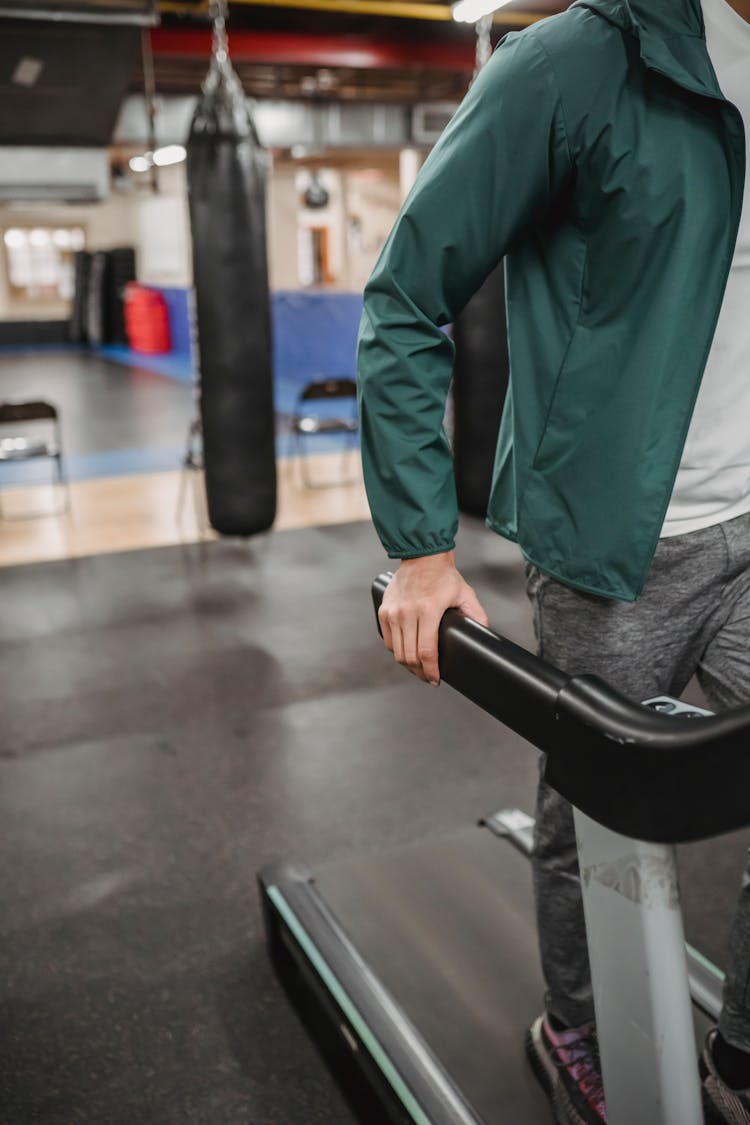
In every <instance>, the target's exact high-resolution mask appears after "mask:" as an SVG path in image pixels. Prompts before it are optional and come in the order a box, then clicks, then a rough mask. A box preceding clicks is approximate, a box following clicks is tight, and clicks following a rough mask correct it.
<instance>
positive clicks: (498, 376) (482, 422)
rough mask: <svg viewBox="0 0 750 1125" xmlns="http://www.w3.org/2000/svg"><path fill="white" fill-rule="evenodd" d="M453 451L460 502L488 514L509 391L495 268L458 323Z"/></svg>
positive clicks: (500, 285) (500, 282) (501, 294)
mask: <svg viewBox="0 0 750 1125" xmlns="http://www.w3.org/2000/svg"><path fill="white" fill-rule="evenodd" d="M453 340H454V342H455V345H456V359H455V364H454V367H453V415H454V430H453V455H454V471H455V474H456V493H457V496H458V506H459V508H460V509H461V511H462V512H466V513H467V514H468V515H471V516H485V515H486V514H487V502H488V500H489V497H490V486H491V484H492V467H493V464H494V460H495V446H496V445H497V431H498V428H499V426H500V416H501V414H502V412H503V405H504V403H505V395H506V391H507V389H508V340H507V334H506V330H505V277H504V274H503V265H502V262H501V263H500V265H499V266H498V267H497V269H495V270H493V272H492V273H491V274H490V275H489V277H488V278H487V280H486V281H485V282H484V285H482V287H481V289H478V290H477V292H476V293H475V294H474V296H473V297H472V298H471V300H470V301H469V302H468V304H467V305H466V306H465V308H464V309H463V311H462V312H461V314H460V315H459V316H458V317H457V318H456V320H455V322H454V324H453Z"/></svg>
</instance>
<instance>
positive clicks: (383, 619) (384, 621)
mask: <svg viewBox="0 0 750 1125" xmlns="http://www.w3.org/2000/svg"><path fill="white" fill-rule="evenodd" d="M378 621H379V623H380V631H381V633H382V634H383V641H384V642H385V647H386V648H387V649H388V651H389V652H393V637H392V635H391V621H390V618H389V616H388V612H387V610H385V609H384V608H383V607H382V606H381V607H380V609H379V611H378Z"/></svg>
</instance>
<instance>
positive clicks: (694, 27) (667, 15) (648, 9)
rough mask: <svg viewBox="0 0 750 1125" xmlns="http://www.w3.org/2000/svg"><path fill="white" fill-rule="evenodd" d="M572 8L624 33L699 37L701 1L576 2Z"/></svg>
mask: <svg viewBox="0 0 750 1125" xmlns="http://www.w3.org/2000/svg"><path fill="white" fill-rule="evenodd" d="M571 7H574V8H590V9H591V10H592V11H594V12H598V13H599V14H600V15H602V16H604V17H605V19H608V20H609V21H610V22H611V23H614V24H616V25H617V26H618V27H621V28H622V29H623V30H624V31H634V32H635V33H636V34H638V33H646V34H647V35H656V36H658V37H659V38H662V39H668V38H671V37H672V36H674V35H697V36H703V34H704V27H703V9H702V7H701V0H576V3H575V4H573V5H571Z"/></svg>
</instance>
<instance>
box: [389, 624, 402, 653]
mask: <svg viewBox="0 0 750 1125" xmlns="http://www.w3.org/2000/svg"><path fill="white" fill-rule="evenodd" d="M391 643H392V645H393V648H392V649H391V652H392V653H393V655H394V657H395V658H396V660H397V661H398V663H399V664H403V663H404V638H403V636H402V634H401V626H400V624H399V623H398V621H393V622H392V623H391Z"/></svg>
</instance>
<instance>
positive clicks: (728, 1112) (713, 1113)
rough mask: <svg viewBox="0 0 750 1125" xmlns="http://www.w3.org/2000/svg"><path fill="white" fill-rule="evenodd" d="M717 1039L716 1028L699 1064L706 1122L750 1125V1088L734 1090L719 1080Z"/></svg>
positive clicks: (726, 1124) (720, 1124)
mask: <svg viewBox="0 0 750 1125" xmlns="http://www.w3.org/2000/svg"><path fill="white" fill-rule="evenodd" d="M715 1037H716V1029H715V1028H714V1029H713V1030H712V1031H709V1033H708V1038H707V1039H706V1045H705V1047H704V1048H703V1054H702V1055H701V1057H700V1062H699V1067H700V1076H701V1082H702V1084H703V1110H704V1112H705V1114H706V1121H707V1122H708V1123H709V1125H750V1088H748V1089H747V1090H732V1089H731V1088H730V1087H729V1086H727V1085H726V1083H724V1082H722V1080H721V1078H719V1075H718V1072H717V1070H716V1064H715V1063H714V1056H713V1050H712V1047H713V1041H714V1039H715Z"/></svg>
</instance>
